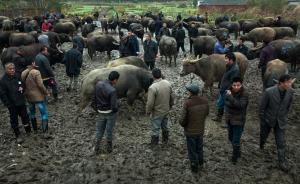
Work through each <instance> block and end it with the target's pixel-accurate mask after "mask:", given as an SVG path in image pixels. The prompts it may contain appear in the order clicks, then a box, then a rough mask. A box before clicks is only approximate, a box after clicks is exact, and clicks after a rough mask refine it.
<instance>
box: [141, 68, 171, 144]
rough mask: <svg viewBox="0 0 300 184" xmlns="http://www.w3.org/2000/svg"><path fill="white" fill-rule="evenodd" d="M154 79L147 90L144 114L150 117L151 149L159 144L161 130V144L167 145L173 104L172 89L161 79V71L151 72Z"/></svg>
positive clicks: (154, 70) (167, 82)
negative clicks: (169, 117)
mask: <svg viewBox="0 0 300 184" xmlns="http://www.w3.org/2000/svg"><path fill="white" fill-rule="evenodd" d="M152 75H153V78H154V82H153V84H152V85H151V86H150V87H149V89H148V99H147V104H146V114H147V115H150V119H151V124H152V136H151V143H150V145H151V147H152V148H153V147H155V146H157V145H158V142H159V131H160V129H162V142H163V143H165V144H166V143H168V140H169V130H168V114H169V111H170V109H171V107H172V106H173V104H174V97H173V92H172V87H171V84H170V82H169V81H167V80H165V79H162V74H161V70H160V69H158V68H154V69H153V70H152Z"/></svg>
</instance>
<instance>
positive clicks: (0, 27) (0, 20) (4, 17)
mask: <svg viewBox="0 0 300 184" xmlns="http://www.w3.org/2000/svg"><path fill="white" fill-rule="evenodd" d="M4 20H9V18H8V17H6V16H0V29H2V23H3V21H4Z"/></svg>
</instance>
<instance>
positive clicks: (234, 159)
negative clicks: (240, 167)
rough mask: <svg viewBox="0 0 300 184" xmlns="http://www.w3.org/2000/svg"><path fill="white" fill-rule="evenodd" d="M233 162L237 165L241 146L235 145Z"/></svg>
mask: <svg viewBox="0 0 300 184" xmlns="http://www.w3.org/2000/svg"><path fill="white" fill-rule="evenodd" d="M232 147H233V151H232V158H231V162H232V163H233V164H234V165H235V164H236V163H237V160H238V155H239V149H240V146H236V145H233V146H232Z"/></svg>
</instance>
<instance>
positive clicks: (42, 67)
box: [35, 53, 54, 79]
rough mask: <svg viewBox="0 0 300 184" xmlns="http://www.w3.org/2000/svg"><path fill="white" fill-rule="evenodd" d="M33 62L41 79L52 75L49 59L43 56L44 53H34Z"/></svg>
mask: <svg viewBox="0 0 300 184" xmlns="http://www.w3.org/2000/svg"><path fill="white" fill-rule="evenodd" d="M35 64H36V65H37V66H38V69H39V71H40V72H41V75H42V78H43V79H45V78H50V77H54V73H53V71H52V68H51V66H50V63H49V60H48V58H47V57H46V56H44V54H42V53H39V54H38V55H36V57H35Z"/></svg>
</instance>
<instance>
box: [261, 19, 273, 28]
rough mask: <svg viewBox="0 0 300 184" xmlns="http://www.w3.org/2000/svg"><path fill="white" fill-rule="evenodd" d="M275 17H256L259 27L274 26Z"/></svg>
mask: <svg viewBox="0 0 300 184" xmlns="http://www.w3.org/2000/svg"><path fill="white" fill-rule="evenodd" d="M274 23H275V18H274V17H262V18H259V19H258V25H259V26H260V27H272V26H274Z"/></svg>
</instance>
